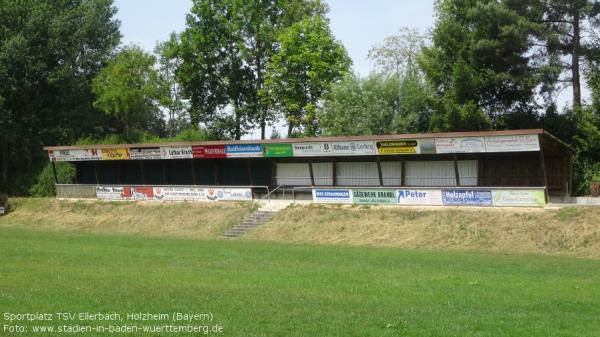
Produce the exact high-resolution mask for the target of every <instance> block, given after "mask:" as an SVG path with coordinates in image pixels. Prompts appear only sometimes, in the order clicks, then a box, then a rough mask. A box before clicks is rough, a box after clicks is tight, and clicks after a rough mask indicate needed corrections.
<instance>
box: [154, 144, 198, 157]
mask: <svg viewBox="0 0 600 337" xmlns="http://www.w3.org/2000/svg"><path fill="white" fill-rule="evenodd" d="M160 157H161V158H162V159H185V158H193V157H194V156H193V152H192V147H191V146H161V147H160Z"/></svg>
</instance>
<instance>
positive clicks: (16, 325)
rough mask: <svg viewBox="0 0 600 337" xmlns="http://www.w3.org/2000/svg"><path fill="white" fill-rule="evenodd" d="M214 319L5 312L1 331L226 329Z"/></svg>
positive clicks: (149, 314)
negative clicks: (214, 321)
mask: <svg viewBox="0 0 600 337" xmlns="http://www.w3.org/2000/svg"><path fill="white" fill-rule="evenodd" d="M213 319H214V315H213V313H212V312H168V313H166V312H163V313H156V312H128V313H120V312H54V313H44V312H28V313H23V312H21V313H16V312H15V313H12V312H5V313H3V314H2V327H1V329H0V335H3V334H6V333H13V334H15V335H16V334H19V333H27V332H28V333H31V332H34V333H35V332H39V333H44V332H46V333H53V332H54V333H56V332H62V333H65V332H66V333H85V332H96V333H101V332H106V333H111V332H116V333H119V332H126V333H131V332H134V333H135V332H149V333H157V332H158V333H161V332H162V333H181V332H186V333H198V334H204V335H207V334H210V333H212V334H220V333H222V332H223V326H222V325H221V324H215V323H213ZM33 324H37V325H33Z"/></svg>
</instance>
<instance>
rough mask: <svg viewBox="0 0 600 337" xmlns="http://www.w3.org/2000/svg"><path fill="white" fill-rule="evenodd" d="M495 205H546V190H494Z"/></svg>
mask: <svg viewBox="0 0 600 337" xmlns="http://www.w3.org/2000/svg"><path fill="white" fill-rule="evenodd" d="M492 198H493V205H494V206H533V207H544V205H545V204H546V196H545V195H544V190H497V191H492Z"/></svg>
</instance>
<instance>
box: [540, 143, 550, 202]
mask: <svg viewBox="0 0 600 337" xmlns="http://www.w3.org/2000/svg"><path fill="white" fill-rule="evenodd" d="M540 160H541V162H542V176H543V178H544V195H545V198H546V203H548V200H550V195H549V193H548V177H547V176H546V161H545V159H544V149H543V148H542V147H541V146H540Z"/></svg>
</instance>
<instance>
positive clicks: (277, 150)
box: [263, 144, 294, 157]
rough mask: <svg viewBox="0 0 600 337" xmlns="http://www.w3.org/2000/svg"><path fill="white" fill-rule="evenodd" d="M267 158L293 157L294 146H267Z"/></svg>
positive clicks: (265, 147)
mask: <svg viewBox="0 0 600 337" xmlns="http://www.w3.org/2000/svg"><path fill="white" fill-rule="evenodd" d="M263 147H264V151H265V152H264V153H265V157H292V156H293V155H294V153H293V151H292V144H265V145H263Z"/></svg>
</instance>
